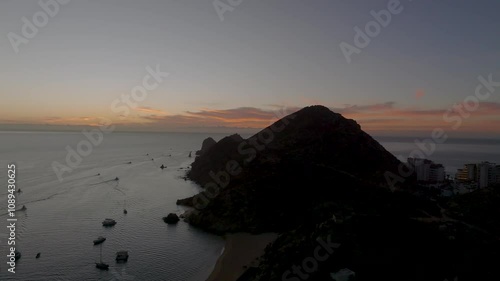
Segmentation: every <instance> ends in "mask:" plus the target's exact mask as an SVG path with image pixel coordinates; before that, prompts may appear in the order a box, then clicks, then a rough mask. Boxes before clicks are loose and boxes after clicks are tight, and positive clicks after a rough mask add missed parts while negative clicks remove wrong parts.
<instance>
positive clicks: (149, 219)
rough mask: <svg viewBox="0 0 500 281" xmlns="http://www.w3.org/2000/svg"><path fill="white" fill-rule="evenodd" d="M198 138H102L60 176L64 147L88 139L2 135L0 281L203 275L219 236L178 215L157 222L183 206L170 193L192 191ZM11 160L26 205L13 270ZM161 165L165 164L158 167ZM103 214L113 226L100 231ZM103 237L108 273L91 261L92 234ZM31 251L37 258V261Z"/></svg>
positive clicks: (94, 251) (95, 254) (94, 257)
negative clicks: (189, 173) (120, 259)
mask: <svg viewBox="0 0 500 281" xmlns="http://www.w3.org/2000/svg"><path fill="white" fill-rule="evenodd" d="M205 137H207V136H206V135H203V134H154V133H141V134H134V133H113V134H110V135H105V137H104V139H103V142H102V143H101V144H100V145H99V146H96V147H94V148H93V151H92V153H91V154H90V155H88V156H87V157H84V158H83V161H82V163H81V164H80V165H79V166H78V167H77V168H76V169H75V170H74V171H73V172H71V173H66V174H64V177H63V181H62V182H60V181H59V180H58V178H57V177H56V175H55V173H54V171H53V169H52V167H51V165H52V163H53V161H58V162H60V163H61V164H64V163H65V162H66V161H65V157H66V154H67V152H66V150H65V149H66V146H68V145H69V146H71V147H72V148H73V149H76V145H77V144H78V143H79V141H81V140H84V139H85V137H84V136H83V135H82V133H55V132H54V133H52V132H16V133H12V132H0V167H1V168H0V173H1V174H0V182H1V183H2V184H1V185H0V186H1V189H0V261H1V262H0V280H50V281H52V280H172V281H181V280H194V281H198V280H199V281H201V280H205V279H206V278H207V277H208V275H209V273H210V272H211V270H212V268H213V266H214V265H215V263H216V260H217V258H218V257H219V255H220V253H221V251H222V249H223V246H224V241H223V239H222V238H220V237H218V236H214V235H210V234H207V233H205V232H202V231H200V230H198V229H195V228H193V227H190V226H189V225H188V224H186V223H183V222H180V223H178V224H177V225H175V226H169V225H167V224H165V223H164V222H163V220H162V217H163V216H166V215H167V214H168V213H170V212H175V213H178V214H181V213H182V211H183V209H182V207H178V206H177V205H176V204H175V202H176V200H177V199H179V198H185V197H188V196H191V195H193V194H195V193H197V192H198V191H199V190H198V187H197V186H196V185H195V184H193V183H191V182H190V181H185V180H184V179H183V178H182V177H183V176H184V174H185V169H186V168H187V167H188V166H189V165H190V164H191V162H192V161H193V159H194V158H189V157H188V155H189V151H193V150H197V149H199V148H200V145H201V143H202V141H203V139H204V138H205ZM146 154H149V156H147V155H146ZM193 156H194V154H193ZM152 159H154V160H152ZM128 162H132V164H127V163H128ZM10 163H15V164H16V165H17V182H18V187H19V188H21V190H22V193H20V194H19V196H18V198H17V201H18V202H17V208H21V207H22V205H26V207H27V210H26V211H18V212H16V216H17V219H18V221H17V225H16V227H17V229H16V247H17V249H19V251H20V252H21V253H22V257H21V259H20V260H18V262H17V265H16V269H15V271H16V273H15V274H12V273H8V272H7V268H8V265H7V254H8V247H9V246H8V245H7V239H6V234H7V228H6V226H7V225H8V223H7V215H6V213H7V210H6V209H7V165H8V164H10ZM162 164H163V165H166V166H167V169H165V170H161V169H160V168H159V167H160V166H161V165H162ZM97 174H100V176H97ZM116 177H119V181H118V182H116V181H113V179H115V178H116ZM124 208H126V209H127V211H128V214H126V215H125V214H123V209H124ZM105 218H113V219H115V220H116V221H117V224H116V225H115V226H114V227H112V228H104V227H103V226H102V224H101V222H102V221H103V220H104V219H105ZM100 235H102V236H105V237H106V238H107V240H106V241H105V242H104V243H103V244H102V247H103V248H102V252H103V261H104V262H106V263H108V264H109V265H110V270H109V271H100V270H98V269H96V268H95V264H94V262H95V261H98V260H99V250H100V249H99V246H94V245H93V242H92V241H93V240H94V239H96V238H97V237H98V236H100ZM120 250H126V251H128V252H129V255H130V257H129V260H128V262H127V263H124V264H117V263H116V262H115V254H116V252H117V251H120ZM38 252H40V253H41V257H40V258H39V259H35V256H36V254H37V253H38Z"/></svg>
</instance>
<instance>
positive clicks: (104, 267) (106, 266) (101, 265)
mask: <svg viewBox="0 0 500 281" xmlns="http://www.w3.org/2000/svg"><path fill="white" fill-rule="evenodd" d="M95 267H97V268H99V269H101V270H108V269H109V264H106V263H104V262H102V244H101V249H100V251H99V262H96V263H95Z"/></svg>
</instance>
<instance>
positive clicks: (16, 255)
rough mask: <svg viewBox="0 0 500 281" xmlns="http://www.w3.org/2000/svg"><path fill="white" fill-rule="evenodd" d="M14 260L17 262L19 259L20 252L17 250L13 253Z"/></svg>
mask: <svg viewBox="0 0 500 281" xmlns="http://www.w3.org/2000/svg"><path fill="white" fill-rule="evenodd" d="M14 258H15V260H16V261H17V260H18V259H20V258H21V252H19V251H18V250H16V251H15V257H14Z"/></svg>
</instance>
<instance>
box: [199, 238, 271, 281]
mask: <svg viewBox="0 0 500 281" xmlns="http://www.w3.org/2000/svg"><path fill="white" fill-rule="evenodd" d="M276 237H278V234H276V233H264V234H259V235H252V234H249V233H235V234H228V235H227V236H226V245H225V247H224V252H223V253H222V255H221V256H220V258H219V259H218V260H217V263H216V265H215V267H214V270H213V271H212V274H210V276H209V277H208V279H207V281H236V280H237V279H238V278H239V277H240V276H241V275H242V274H243V273H244V272H245V270H246V269H247V268H248V267H250V266H252V265H254V266H256V265H257V262H256V259H257V258H258V257H260V256H261V255H262V254H263V253H264V249H265V248H266V246H267V245H269V244H270V243H271V242H273V241H274V240H275V239H276Z"/></svg>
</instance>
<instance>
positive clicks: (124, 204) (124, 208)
mask: <svg viewBox="0 0 500 281" xmlns="http://www.w3.org/2000/svg"><path fill="white" fill-rule="evenodd" d="M126 207H127V200H125V201H123V213H124V214H125V215H126V214H127V213H128V212H127V208H126Z"/></svg>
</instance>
